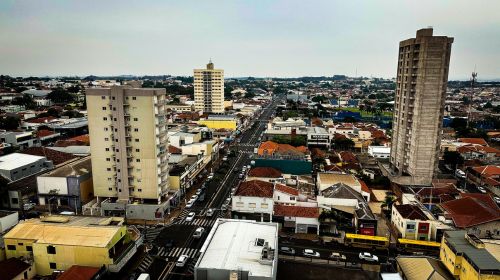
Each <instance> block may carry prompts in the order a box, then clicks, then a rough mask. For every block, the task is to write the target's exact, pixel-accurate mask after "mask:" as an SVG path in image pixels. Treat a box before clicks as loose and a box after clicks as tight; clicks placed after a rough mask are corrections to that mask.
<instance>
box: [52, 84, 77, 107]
mask: <svg viewBox="0 0 500 280" xmlns="http://www.w3.org/2000/svg"><path fill="white" fill-rule="evenodd" d="M47 98H48V99H50V101H52V102H54V103H69V102H72V101H73V100H74V99H75V98H74V96H73V95H71V94H70V93H69V92H68V91H67V90H65V89H63V88H60V87H59V88H56V89H54V90H53V91H51V92H50V93H49V94H48V95H47Z"/></svg>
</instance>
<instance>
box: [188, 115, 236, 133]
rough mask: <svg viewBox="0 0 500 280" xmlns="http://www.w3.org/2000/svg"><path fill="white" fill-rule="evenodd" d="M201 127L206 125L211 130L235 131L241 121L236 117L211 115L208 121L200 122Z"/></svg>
mask: <svg viewBox="0 0 500 280" xmlns="http://www.w3.org/2000/svg"><path fill="white" fill-rule="evenodd" d="M198 124H199V125H204V126H206V127H208V128H210V129H226V130H230V131H235V130H236V129H238V126H239V121H238V118H237V117H236V116H228V115H210V116H208V117H207V118H206V119H203V120H199V121H198Z"/></svg>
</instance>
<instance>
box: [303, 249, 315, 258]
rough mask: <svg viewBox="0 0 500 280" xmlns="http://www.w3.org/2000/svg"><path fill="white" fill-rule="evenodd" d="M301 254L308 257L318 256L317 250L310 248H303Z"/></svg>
mask: <svg viewBox="0 0 500 280" xmlns="http://www.w3.org/2000/svg"><path fill="white" fill-rule="evenodd" d="M302 255H304V257H310V258H319V252H316V251H314V250H311V249H304V252H302Z"/></svg>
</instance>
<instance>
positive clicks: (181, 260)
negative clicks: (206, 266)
mask: <svg viewBox="0 0 500 280" xmlns="http://www.w3.org/2000/svg"><path fill="white" fill-rule="evenodd" d="M188 259H189V256H188V255H181V256H180V257H179V258H178V259H177V262H175V266H177V267H183V266H185V265H186V263H187V261H188Z"/></svg>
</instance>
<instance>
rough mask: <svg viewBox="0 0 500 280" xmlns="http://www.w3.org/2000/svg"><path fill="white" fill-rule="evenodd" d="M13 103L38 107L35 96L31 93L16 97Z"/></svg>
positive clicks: (29, 107) (27, 106) (26, 106)
mask: <svg viewBox="0 0 500 280" xmlns="http://www.w3.org/2000/svg"><path fill="white" fill-rule="evenodd" d="M12 104H13V105H21V106H24V108H26V109H34V108H35V107H36V103H35V101H33V98H31V96H29V95H23V96H21V97H16V98H14V99H13V100H12Z"/></svg>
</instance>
